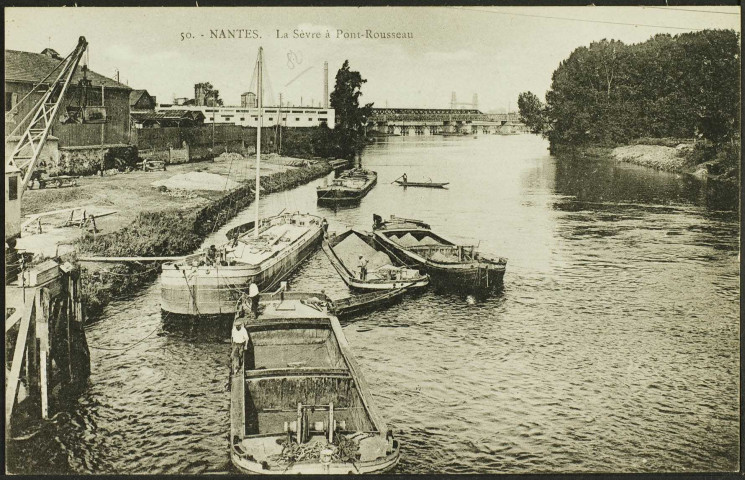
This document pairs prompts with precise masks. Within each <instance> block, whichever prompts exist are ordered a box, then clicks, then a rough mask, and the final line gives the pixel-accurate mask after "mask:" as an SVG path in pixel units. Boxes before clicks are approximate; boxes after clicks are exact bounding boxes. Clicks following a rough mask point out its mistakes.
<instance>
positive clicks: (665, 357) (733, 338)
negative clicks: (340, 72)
mask: <svg viewBox="0 0 745 480" xmlns="http://www.w3.org/2000/svg"><path fill="white" fill-rule="evenodd" d="M364 164H365V166H366V167H370V168H373V169H374V170H376V171H378V174H379V181H378V185H377V186H376V187H375V188H374V189H373V190H372V191H371V192H370V194H369V195H368V196H367V197H366V198H365V199H364V200H363V201H362V203H361V205H360V206H359V207H356V208H345V209H340V210H338V211H334V210H330V209H325V208H318V207H316V204H315V192H314V190H315V187H316V186H317V185H319V184H321V183H322V182H323V180H318V181H316V182H314V183H312V184H310V185H307V186H304V187H300V188H298V189H296V190H294V191H292V192H285V193H278V194H274V195H270V196H268V197H267V198H265V199H262V202H261V209H262V212H264V213H266V214H273V213H276V212H278V211H279V210H281V209H282V208H285V207H287V208H288V210H301V211H309V212H317V213H319V214H322V215H324V216H325V217H326V218H328V220H329V222H330V227H331V230H341V229H344V228H347V227H350V226H355V227H360V228H367V229H369V227H370V225H371V222H372V215H373V213H378V214H381V215H383V216H384V217H388V216H389V215H390V214H391V213H393V214H396V215H399V216H408V217H414V218H420V219H423V220H426V221H428V222H429V223H431V224H432V226H433V228H435V229H436V230H437V231H438V232H441V233H443V234H445V235H447V236H451V237H454V238H457V239H464V240H474V241H476V242H480V247H481V250H482V251H483V252H484V253H488V254H492V255H495V256H497V255H499V256H504V257H508V259H509V263H508V266H507V274H506V276H505V289H504V292H502V293H501V294H496V295H492V296H490V297H488V298H486V299H480V300H475V301H474V299H472V298H467V297H463V296H460V295H456V294H447V292H445V293H437V294H435V293H433V292H431V291H427V292H424V293H421V294H418V295H413V296H409V297H407V298H404V299H403V300H402V301H401V302H399V303H397V304H395V305H393V306H391V307H390V308H388V309H385V310H380V311H376V312H373V313H370V314H368V315H365V316H360V317H357V318H354V319H352V320H350V321H349V322H347V323H346V325H345V327H344V331H345V334H346V336H347V339H348V340H349V343H350V344H351V346H352V349H353V351H354V353H355V355H356V357H357V359H358V361H359V363H360V365H361V368H362V370H363V372H364V374H365V376H366V378H367V381H368V383H369V384H370V387H371V389H372V394H373V397H374V399H375V401H376V403H377V406H378V409H379V410H380V413H381V414H382V416H383V417H384V418H385V419H386V420H387V421H388V422H389V424H390V426H392V427H393V428H394V430H395V432H397V435H398V438H399V439H400V441H401V443H402V452H401V463H400V466H399V467H398V472H400V473H446V472H450V473H461V472H462V473H466V472H479V473H502V472H506V473H523V472H533V473H536V472H608V471H634V472H645V471H702V470H704V471H714V470H735V469H737V465H738V450H739V443H738V438H739V413H738V395H739V315H738V313H739V309H738V303H739V286H738V285H739V276H738V274H739V262H738V255H737V252H738V248H739V244H738V235H739V223H738V217H737V213H736V212H734V211H732V210H731V209H732V208H733V207H734V206H735V205H736V199H733V193H732V192H731V191H730V192H727V191H724V192H723V191H720V190H719V189H717V188H713V187H712V186H711V185H709V186H707V185H705V184H702V183H699V182H697V181H695V180H691V179H689V178H686V177H683V176H678V175H672V174H667V173H660V172H655V171H651V170H647V169H644V168H640V167H634V166H629V165H617V164H614V163H612V162H610V161H604V160H592V161H590V160H586V159H585V160H572V159H562V160H557V159H555V158H553V157H550V156H549V155H548V152H547V150H546V144H545V143H544V141H542V140H541V139H539V138H537V137H533V136H529V135H519V136H484V137H480V138H478V139H473V138H470V137H469V138H465V139H462V138H443V137H423V138H421V137H420V138H413V137H409V138H393V139H389V140H388V141H387V142H383V143H378V144H375V145H372V146H370V147H369V148H368V149H367V150H366V152H365V156H364ZM404 172H406V173H407V174H408V178H409V179H410V180H412V181H415V180H426V179H429V178H431V179H432V180H434V181H449V182H450V189H449V190H429V189H408V190H405V189H403V188H401V187H399V186H397V185H392V184H391V183H390V182H392V181H393V180H394V179H396V178H397V177H398V176H400V175H401V174H403V173H404ZM252 216H253V210H249V211H246V212H244V214H243V215H242V216H241V218H237V219H235V221H234V222H232V223H231V224H230V225H228V226H226V227H225V229H222V230H221V231H220V232H216V234H215V235H214V236H213V237H212V238H210V239H207V241H206V242H205V244H210V243H218V242H220V241H221V240H222V239H223V238H224V235H223V232H224V231H225V230H226V229H227V228H230V227H231V226H233V225H235V224H238V223H241V222H243V221H247V220H250V219H252ZM291 284H292V286H293V288H295V289H296V290H320V289H324V290H325V291H326V292H327V293H328V294H329V295H330V296H332V297H342V296H345V295H347V294H348V293H347V290H346V287H345V286H344V284H343V283H342V281H341V280H340V279H339V277H338V276H337V275H336V273H335V271H334V270H333V268H332V267H331V265H330V263H329V262H328V260H327V259H326V257H325V256H324V254H323V253H322V252H320V251H319V252H318V253H316V254H315V255H314V256H313V257H311V259H310V260H309V261H308V262H306V263H305V264H304V265H303V267H302V268H301V269H300V270H299V271H298V272H297V273H296V274H295V275H294V276H293V277H292V279H291ZM87 335H88V342H89V344H90V345H91V347H92V349H91V355H92V370H93V373H92V375H91V379H90V385H89V387H88V388H87V389H86V391H85V392H84V393H83V395H82V396H81V397H80V398H79V399H77V400H76V401H75V403H74V405H73V406H72V407H71V412H72V413H71V416H70V419H69V420H67V419H65V420H64V421H61V422H60V423H59V424H58V425H57V426H56V428H54V429H53V430H52V432H51V435H50V437H49V439H48V440H44V441H42V440H40V441H37V442H35V443H34V444H33V445H31V446H30V447H29V452H26V453H25V454H24V455H22V456H21V458H23V459H24V462H27V466H26V468H24V470H27V469H31V470H32V471H34V470H35V471H61V472H70V471H72V472H80V473H207V472H209V473H227V472H233V470H232V468H231V466H230V460H229V457H228V440H227V429H228V406H229V396H228V393H227V392H226V390H225V387H226V383H227V380H228V366H227V364H228V362H227V360H228V354H229V351H228V350H229V344H228V343H227V333H221V332H214V331H213V332H207V333H205V332H204V330H203V329H198V330H195V329H193V328H191V327H188V326H183V327H181V328H176V329H175V330H174V329H168V330H167V331H166V330H164V329H163V320H162V318H161V314H160V298H159V288H158V285H157V283H156V284H154V285H152V286H151V287H150V288H148V289H146V290H144V291H142V292H140V293H139V294H138V295H137V296H136V297H134V298H129V299H125V300H120V301H116V302H114V303H112V304H111V305H110V306H109V307H108V308H107V310H106V313H105V314H104V318H103V319H102V320H101V321H99V322H98V323H96V324H94V325H91V326H90V327H89V329H88V331H87ZM148 335H150V336H149V337H148ZM145 337H147V338H145ZM143 338H145V340H143V341H141V342H140V343H137V344H135V345H133V346H131V345H132V344H134V343H135V342H137V341H139V340H141V339H143ZM122 346H131V348H129V349H127V350H104V349H116V348H118V349H121V348H122Z"/></svg>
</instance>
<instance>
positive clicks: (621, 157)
mask: <svg viewBox="0 0 745 480" xmlns="http://www.w3.org/2000/svg"><path fill="white" fill-rule="evenodd" d="M552 154H554V155H559V156H560V155H572V156H579V157H591V158H608V159H613V160H615V161H617V162H624V163H631V164H634V165H640V166H643V167H648V168H652V169H655V170H660V171H665V172H670V173H678V174H684V175H692V176H694V177H696V178H699V179H701V180H715V181H722V182H727V183H737V182H738V181H739V179H738V175H737V172H736V171H735V170H734V169H729V168H727V167H726V166H725V165H724V164H723V162H721V161H720V160H709V161H706V162H702V163H698V162H696V155H695V152H694V142H693V140H680V141H678V140H675V139H647V140H641V141H637V142H636V143H633V144H628V145H619V146H615V147H610V146H601V145H584V146H579V147H576V146H572V147H563V146H562V147H556V148H554V149H553V152H552Z"/></svg>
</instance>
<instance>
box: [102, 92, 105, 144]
mask: <svg viewBox="0 0 745 480" xmlns="http://www.w3.org/2000/svg"><path fill="white" fill-rule="evenodd" d="M101 106H102V107H105V106H106V99H105V92H104V86H103V85H101ZM105 129H106V121H105V120H104V122H103V123H102V124H101V146H104V145H105V143H106V142H105V139H106V130H105Z"/></svg>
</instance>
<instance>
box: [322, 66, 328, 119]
mask: <svg viewBox="0 0 745 480" xmlns="http://www.w3.org/2000/svg"><path fill="white" fill-rule="evenodd" d="M323 108H329V62H323Z"/></svg>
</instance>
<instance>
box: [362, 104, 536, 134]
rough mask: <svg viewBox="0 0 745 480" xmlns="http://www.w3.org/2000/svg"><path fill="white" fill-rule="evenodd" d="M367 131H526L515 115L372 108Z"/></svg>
mask: <svg viewBox="0 0 745 480" xmlns="http://www.w3.org/2000/svg"><path fill="white" fill-rule="evenodd" d="M367 128H368V130H372V131H377V132H379V133H383V134H387V135H403V136H409V135H442V134H462V135H469V134H473V135H476V134H486V135H489V134H511V133H520V132H524V131H527V129H526V127H525V125H523V124H522V123H521V122H520V118H519V115H518V114H517V113H497V114H489V113H482V112H480V111H479V110H476V109H452V108H451V109H447V108H443V109H434V108H373V112H372V115H371V116H370V118H369V119H368V120H367Z"/></svg>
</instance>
